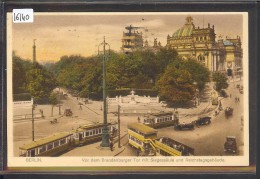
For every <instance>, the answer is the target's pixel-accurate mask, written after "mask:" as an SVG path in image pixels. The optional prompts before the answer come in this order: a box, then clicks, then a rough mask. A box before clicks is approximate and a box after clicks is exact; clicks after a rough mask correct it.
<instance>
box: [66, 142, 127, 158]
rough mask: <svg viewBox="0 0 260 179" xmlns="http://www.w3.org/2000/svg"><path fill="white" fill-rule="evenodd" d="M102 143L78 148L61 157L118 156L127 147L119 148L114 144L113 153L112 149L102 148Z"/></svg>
mask: <svg viewBox="0 0 260 179" xmlns="http://www.w3.org/2000/svg"><path fill="white" fill-rule="evenodd" d="M100 144H101V141H100V142H96V143H93V144H89V145H84V146H81V147H76V148H74V149H73V150H71V151H69V152H67V153H65V154H63V155H61V156H62V157H68V156H71V157H74V156H81V157H83V156H84V157H85V156H88V157H95V156H99V157H101V156H117V155H119V154H120V153H122V152H123V151H124V150H125V147H124V146H122V144H121V147H120V148H119V147H118V143H115V144H114V147H113V151H111V150H110V147H106V148H102V147H100Z"/></svg>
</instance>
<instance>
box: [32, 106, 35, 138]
mask: <svg viewBox="0 0 260 179" xmlns="http://www.w3.org/2000/svg"><path fill="white" fill-rule="evenodd" d="M34 109H35V105H34V104H32V141H34V112H33V111H34Z"/></svg>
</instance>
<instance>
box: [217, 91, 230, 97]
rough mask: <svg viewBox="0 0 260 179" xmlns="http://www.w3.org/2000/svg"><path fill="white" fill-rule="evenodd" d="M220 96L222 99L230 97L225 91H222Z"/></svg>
mask: <svg viewBox="0 0 260 179" xmlns="http://www.w3.org/2000/svg"><path fill="white" fill-rule="evenodd" d="M219 95H220V96H221V97H224V98H226V97H228V95H227V92H226V91H225V90H221V91H220V92H219Z"/></svg>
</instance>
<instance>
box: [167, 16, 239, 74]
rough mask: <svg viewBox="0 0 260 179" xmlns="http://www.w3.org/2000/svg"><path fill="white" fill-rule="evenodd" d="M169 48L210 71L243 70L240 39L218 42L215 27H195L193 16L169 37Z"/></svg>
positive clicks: (220, 40) (227, 39)
mask: <svg viewBox="0 0 260 179" xmlns="http://www.w3.org/2000/svg"><path fill="white" fill-rule="evenodd" d="M166 47H168V48H174V49H176V50H177V51H178V53H179V55H180V56H181V57H182V58H183V59H188V58H192V59H195V60H197V61H199V62H200V63H202V64H204V65H205V66H206V67H207V68H208V69H209V70H210V71H212V72H214V71H227V70H228V69H231V70H232V71H235V70H237V69H239V68H242V48H241V41H240V37H238V36H237V38H236V39H231V38H228V37H226V39H225V40H223V39H222V37H220V39H219V40H218V41H216V34H215V28H214V25H212V26H210V24H208V26H207V27H206V28H200V27H195V25H194V24H193V19H192V17H191V16H188V17H187V18H186V22H185V24H184V25H183V27H181V28H180V29H178V30H177V31H176V32H174V33H173V35H172V36H170V35H168V36H167V45H166Z"/></svg>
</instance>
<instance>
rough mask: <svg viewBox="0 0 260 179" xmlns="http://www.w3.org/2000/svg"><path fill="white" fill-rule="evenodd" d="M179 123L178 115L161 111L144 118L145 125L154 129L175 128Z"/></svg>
mask: <svg viewBox="0 0 260 179" xmlns="http://www.w3.org/2000/svg"><path fill="white" fill-rule="evenodd" d="M178 123H179V119H178V115H177V113H175V114H173V113H172V112H164V111H161V112H159V113H152V114H150V115H148V116H145V118H144V122H143V124H144V125H147V126H149V127H152V128H154V129H157V128H161V127H168V126H174V125H175V124H178Z"/></svg>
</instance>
